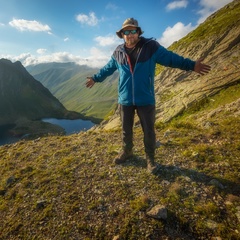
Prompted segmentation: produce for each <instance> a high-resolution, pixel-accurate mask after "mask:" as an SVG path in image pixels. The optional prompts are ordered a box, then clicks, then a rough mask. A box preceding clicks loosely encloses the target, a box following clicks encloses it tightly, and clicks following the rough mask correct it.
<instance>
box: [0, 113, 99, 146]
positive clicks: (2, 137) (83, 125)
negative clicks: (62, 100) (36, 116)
mask: <svg viewBox="0 0 240 240" xmlns="http://www.w3.org/2000/svg"><path fill="white" fill-rule="evenodd" d="M42 121H43V122H48V123H52V124H55V125H59V126H60V127H62V128H64V130H65V132H66V135H71V134H74V133H78V132H81V131H87V130H89V129H90V128H92V127H93V126H95V125H96V124H95V123H93V122H91V121H90V120H82V119H76V120H68V119H56V118H44V119H42ZM12 127H13V126H12V125H5V126H0V146H1V145H5V144H11V143H15V142H17V141H19V140H20V139H21V138H19V137H14V136H11V135H9V133H8V131H9V130H10V129H11V128H12Z"/></svg>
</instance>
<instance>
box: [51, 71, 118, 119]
mask: <svg viewBox="0 0 240 240" xmlns="http://www.w3.org/2000/svg"><path fill="white" fill-rule="evenodd" d="M91 75H92V72H90V73H89V72H86V71H84V72H83V73H80V74H77V75H75V76H74V77H72V78H71V79H69V80H67V81H65V82H64V83H62V84H60V85H59V86H57V87H55V88H54V91H55V96H56V97H57V98H58V99H59V100H60V102H62V103H64V106H65V107H66V108H67V109H68V110H74V111H77V112H81V113H82V114H84V115H85V116H88V117H95V118H99V119H103V118H105V117H106V116H107V115H109V114H110V113H111V112H112V111H113V110H114V109H115V107H116V105H117V84H116V81H117V73H116V74H114V75H112V76H111V77H109V78H108V79H106V80H105V81H104V82H103V83H100V84H99V83H96V84H95V85H94V87H93V88H91V89H87V88H86V87H85V82H86V77H88V76H91Z"/></svg>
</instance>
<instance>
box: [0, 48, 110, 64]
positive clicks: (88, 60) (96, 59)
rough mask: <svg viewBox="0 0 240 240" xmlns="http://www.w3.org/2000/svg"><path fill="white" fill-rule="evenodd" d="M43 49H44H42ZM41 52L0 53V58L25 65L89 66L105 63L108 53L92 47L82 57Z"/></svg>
mask: <svg viewBox="0 0 240 240" xmlns="http://www.w3.org/2000/svg"><path fill="white" fill-rule="evenodd" d="M40 50H41V49H38V50H37V51H38V53H40V52H41V51H40ZM42 50H44V49H42ZM42 53H43V54H41V55H38V56H35V55H32V54H30V53H22V54H20V55H19V56H11V55H0V58H6V59H9V60H11V61H12V62H16V61H20V62H21V63H22V64H23V65H24V66H25V67H26V66H28V65H35V64H40V63H48V62H60V63H62V62H75V63H77V64H79V65H87V66H89V67H99V68H100V67H102V66H103V65H105V64H106V63H107V62H108V61H109V59H110V54H109V53H107V52H104V51H101V50H100V49H98V48H96V47H93V48H91V49H90V56H88V57H82V56H78V55H73V54H71V53H69V52H56V53H52V54H44V51H42Z"/></svg>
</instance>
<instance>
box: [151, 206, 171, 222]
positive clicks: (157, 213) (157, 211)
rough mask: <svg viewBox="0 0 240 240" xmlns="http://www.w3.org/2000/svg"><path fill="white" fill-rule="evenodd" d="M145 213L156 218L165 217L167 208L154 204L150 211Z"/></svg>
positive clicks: (164, 218)
mask: <svg viewBox="0 0 240 240" xmlns="http://www.w3.org/2000/svg"><path fill="white" fill-rule="evenodd" d="M147 215H148V216H149V217H152V218H156V219H163V220H166V219H167V209H166V207H165V206H163V205H156V206H154V207H153V208H152V209H151V210H150V211H148V212H147Z"/></svg>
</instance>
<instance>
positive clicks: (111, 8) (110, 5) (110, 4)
mask: <svg viewBox="0 0 240 240" xmlns="http://www.w3.org/2000/svg"><path fill="white" fill-rule="evenodd" d="M106 9H107V10H114V11H116V10H117V9H118V6H117V5H115V4H113V3H108V4H107V5H106Z"/></svg>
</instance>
